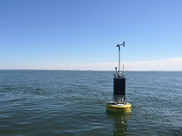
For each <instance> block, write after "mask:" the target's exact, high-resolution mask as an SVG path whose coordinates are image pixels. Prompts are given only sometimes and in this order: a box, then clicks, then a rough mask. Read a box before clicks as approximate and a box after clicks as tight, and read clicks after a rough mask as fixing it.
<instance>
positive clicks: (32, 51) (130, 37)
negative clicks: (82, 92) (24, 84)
mask: <svg viewBox="0 0 182 136" xmlns="http://www.w3.org/2000/svg"><path fill="white" fill-rule="evenodd" d="M181 6H182V1H181V0H0V69H81V70H112V68H111V67H113V68H114V67H115V66H113V64H115V63H116V62H117V55H118V54H117V53H118V52H117V48H116V44H118V43H122V42H123V41H125V42H126V47H125V48H122V51H121V54H122V55H121V57H122V61H123V60H124V61H125V63H126V65H127V64H128V65H130V67H128V69H129V70H182V65H179V64H177V63H180V62H181V64H182V55H181V52H182V8H181ZM169 60H171V61H172V62H169ZM174 60H175V64H173V67H171V69H168V68H165V67H162V66H159V65H158V64H159V62H166V63H174ZM176 60H177V61H176ZM146 62H147V63H146ZM132 64H133V65H132ZM139 64H140V66H141V67H139V68H137V67H138V65H139ZM160 64H161V63H160ZM153 65H156V66H153ZM157 65H158V66H157ZM165 65H167V64H165ZM167 66H169V65H167ZM146 67H147V69H146Z"/></svg>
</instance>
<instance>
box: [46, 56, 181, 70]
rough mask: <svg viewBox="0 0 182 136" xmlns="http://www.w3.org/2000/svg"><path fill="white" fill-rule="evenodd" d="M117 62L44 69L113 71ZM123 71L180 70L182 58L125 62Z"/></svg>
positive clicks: (67, 65) (59, 65)
mask: <svg viewBox="0 0 182 136" xmlns="http://www.w3.org/2000/svg"><path fill="white" fill-rule="evenodd" d="M117 65H118V64H117V62H104V63H103V62H101V63H81V64H57V65H52V66H47V67H45V68H46V69H65V70H67V69H68V70H114V68H115V67H116V66H117ZM125 70H169V71H173V70H174V71H175V70H178V71H181V70H182V57H179V58H167V59H160V60H148V61H125Z"/></svg>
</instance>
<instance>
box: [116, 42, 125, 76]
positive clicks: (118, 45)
mask: <svg viewBox="0 0 182 136" xmlns="http://www.w3.org/2000/svg"><path fill="white" fill-rule="evenodd" d="M121 45H123V47H125V42H123V44H117V46H116V47H119V48H118V53H119V54H118V57H119V58H118V73H119V74H120V46H121Z"/></svg>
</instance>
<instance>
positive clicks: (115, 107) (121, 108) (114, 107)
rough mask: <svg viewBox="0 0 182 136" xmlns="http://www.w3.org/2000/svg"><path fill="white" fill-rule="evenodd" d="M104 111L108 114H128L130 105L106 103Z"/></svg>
mask: <svg viewBox="0 0 182 136" xmlns="http://www.w3.org/2000/svg"><path fill="white" fill-rule="evenodd" d="M106 111H107V112H110V113H111V112H119V113H120V112H121V113H129V112H131V104H130V103H124V104H115V103H107V104H106Z"/></svg>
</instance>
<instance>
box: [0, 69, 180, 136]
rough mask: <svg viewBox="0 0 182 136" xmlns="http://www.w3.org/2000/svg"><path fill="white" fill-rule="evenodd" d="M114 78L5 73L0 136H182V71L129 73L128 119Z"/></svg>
mask: <svg viewBox="0 0 182 136" xmlns="http://www.w3.org/2000/svg"><path fill="white" fill-rule="evenodd" d="M113 73H114V72H112V71H59V70H0V136H83V135H87V136H182V72H164V71H158V72H157V71H143V72H142V71H141V72H135V71H129V72H126V101H127V102H129V103H131V104H132V110H131V113H130V114H125V115H123V114H122V115H121V114H107V113H106V108H105V105H106V103H107V102H108V101H110V100H112V95H113Z"/></svg>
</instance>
